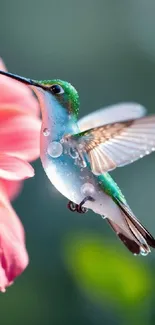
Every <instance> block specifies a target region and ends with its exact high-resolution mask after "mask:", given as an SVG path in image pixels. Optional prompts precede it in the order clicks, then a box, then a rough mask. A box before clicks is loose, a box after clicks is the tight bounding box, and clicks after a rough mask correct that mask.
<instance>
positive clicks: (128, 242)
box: [106, 218, 140, 255]
mask: <svg viewBox="0 0 155 325" xmlns="http://www.w3.org/2000/svg"><path fill="white" fill-rule="evenodd" d="M106 220H107V221H108V223H109V225H110V226H111V228H112V229H113V230H114V231H115V233H116V234H117V236H118V237H119V239H120V240H121V241H122V242H123V244H124V245H125V246H126V247H127V248H128V250H129V251H130V252H131V253H133V254H136V255H138V254H140V247H139V245H138V244H137V242H136V241H135V240H134V239H131V238H130V237H129V235H128V234H127V233H126V232H125V231H124V230H123V229H122V228H120V227H119V226H118V225H116V223H114V222H113V221H111V220H110V219H108V218H106Z"/></svg>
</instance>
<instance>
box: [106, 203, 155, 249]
mask: <svg viewBox="0 0 155 325" xmlns="http://www.w3.org/2000/svg"><path fill="white" fill-rule="evenodd" d="M116 201H117V204H118V206H119V208H120V209H121V211H122V214H123V217H124V218H125V221H126V225H127V230H126V229H123V228H121V227H120V226H118V225H116V224H115V223H114V222H113V221H111V220H109V219H107V220H108V222H109V224H110V225H111V227H112V228H113V230H114V231H115V232H116V234H117V235H118V237H119V238H120V239H121V241H122V242H123V243H124V245H125V246H126V247H127V248H128V249H129V250H130V251H131V252H132V253H133V254H142V255H147V254H148V253H149V252H150V247H149V246H151V247H153V248H155V239H154V238H153V236H152V235H151V234H150V233H149V232H148V230H147V229H146V228H145V227H144V226H143V225H142V224H141V223H140V222H139V220H138V219H137V218H136V217H135V216H134V214H133V213H132V211H131V210H130V208H129V207H128V206H127V205H125V204H124V203H123V202H121V201H120V200H118V199H116Z"/></svg>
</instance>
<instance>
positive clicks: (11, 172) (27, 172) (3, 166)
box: [0, 154, 34, 180]
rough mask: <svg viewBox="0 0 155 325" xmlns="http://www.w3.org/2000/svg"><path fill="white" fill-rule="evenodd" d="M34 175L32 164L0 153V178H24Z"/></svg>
mask: <svg viewBox="0 0 155 325" xmlns="http://www.w3.org/2000/svg"><path fill="white" fill-rule="evenodd" d="M33 176H34V169H33V168H32V166H31V165H30V164H29V163H28V162H26V161H23V160H22V159H20V158H16V157H12V156H9V155H7V154H0V178H4V179H8V180H23V179H26V178H29V177H33Z"/></svg>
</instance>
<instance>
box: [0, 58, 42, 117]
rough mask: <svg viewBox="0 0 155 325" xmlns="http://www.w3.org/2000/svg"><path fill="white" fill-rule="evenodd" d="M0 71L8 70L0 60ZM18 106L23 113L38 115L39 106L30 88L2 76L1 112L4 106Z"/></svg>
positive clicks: (0, 84)
mask: <svg viewBox="0 0 155 325" xmlns="http://www.w3.org/2000/svg"><path fill="white" fill-rule="evenodd" d="M0 69H1V70H6V67H5V66H4V63H3V61H2V60H1V59H0ZM10 104H11V105H17V106H18V107H20V109H21V112H26V113H27V114H32V115H38V114H39V105H38V101H37V100H36V98H35V97H34V96H33V95H32V91H31V90H30V89H29V87H28V86H26V85H24V84H22V83H21V82H19V81H16V80H14V79H11V78H9V77H6V76H3V75H0V110H1V107H2V106H3V105H8V106H10Z"/></svg>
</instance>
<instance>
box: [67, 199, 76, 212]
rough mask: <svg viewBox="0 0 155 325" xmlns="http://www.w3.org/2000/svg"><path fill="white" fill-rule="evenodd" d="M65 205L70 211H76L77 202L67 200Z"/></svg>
mask: <svg viewBox="0 0 155 325" xmlns="http://www.w3.org/2000/svg"><path fill="white" fill-rule="evenodd" d="M67 207H68V209H69V210H70V211H72V212H75V211H77V204H75V203H74V202H72V201H69V202H68V204H67Z"/></svg>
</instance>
